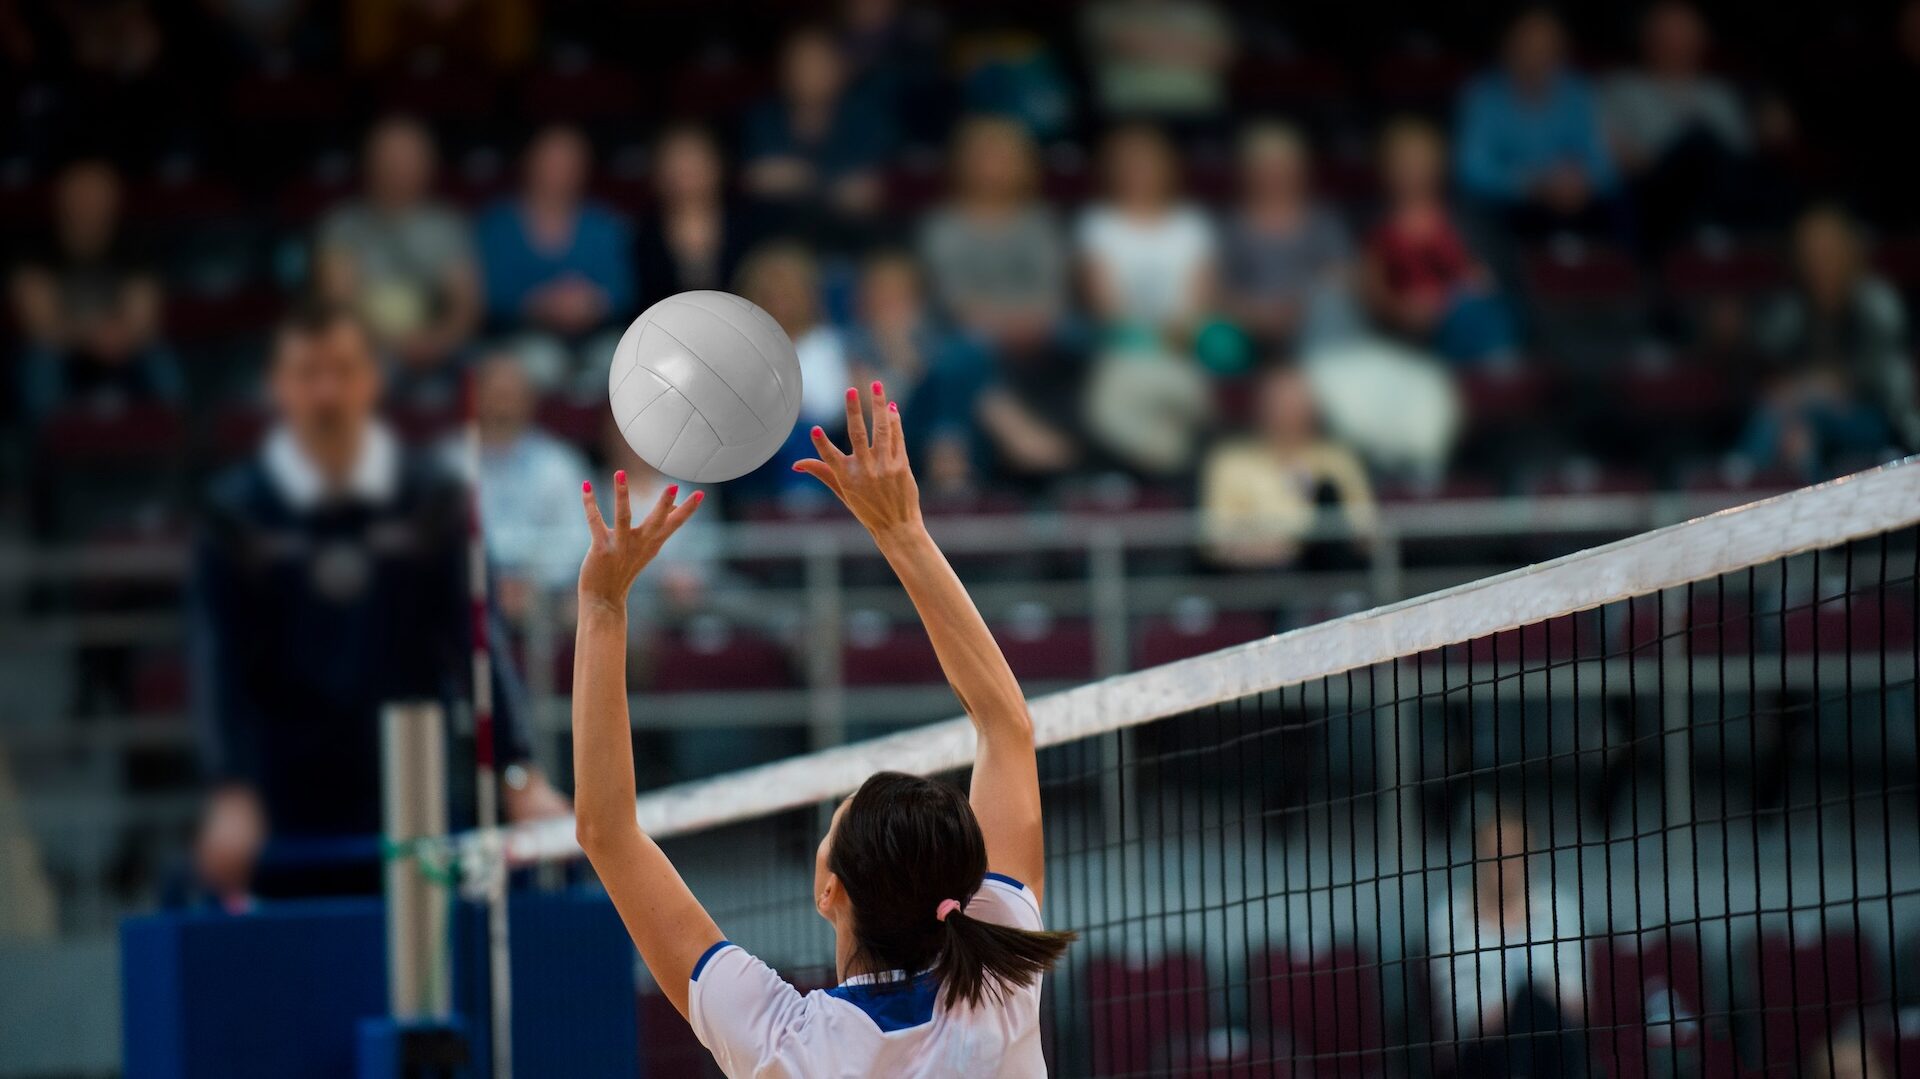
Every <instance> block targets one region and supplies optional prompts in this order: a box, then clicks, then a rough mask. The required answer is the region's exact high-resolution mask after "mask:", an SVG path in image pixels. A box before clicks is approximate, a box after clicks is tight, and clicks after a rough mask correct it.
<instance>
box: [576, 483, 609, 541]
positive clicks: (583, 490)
mask: <svg viewBox="0 0 1920 1079" xmlns="http://www.w3.org/2000/svg"><path fill="white" fill-rule="evenodd" d="M580 508H581V509H582V510H584V511H586V515H587V534H588V536H589V537H590V538H591V539H592V540H593V541H594V542H595V543H598V542H599V541H601V540H603V539H605V538H606V536H607V519H606V518H605V517H602V516H600V502H599V500H597V499H595V498H594V497H593V483H592V482H591V481H583V482H582V483H581V484H580Z"/></svg>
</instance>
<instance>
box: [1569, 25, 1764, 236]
mask: <svg viewBox="0 0 1920 1079" xmlns="http://www.w3.org/2000/svg"><path fill="white" fill-rule="evenodd" d="M1707 49H1708V31H1707V23H1706V20H1705V19H1704V18H1703V17H1702V16H1701V14H1700V12H1699V10H1698V9H1697V8H1695V7H1694V6H1693V5H1692V4H1691V3H1688V2H1687V0H1663V2H1662V3H1658V4H1656V5H1654V6H1653V7H1652V8H1650V9H1648V11H1647V13H1646V15H1645V17H1644V18H1643V19H1642V22H1641V30H1640V50H1641V66H1640V67H1639V68H1637V69H1633V70H1629V71H1624V72H1621V73H1620V74H1618V75H1615V76H1613V78H1611V79H1610V80H1608V81H1607V83H1606V85H1605V87H1604V88H1603V90H1602V94H1601V106H1602V112H1603V115H1604V116H1605V119H1606V124H1607V134H1608V137H1609V139H1610V140H1611V142H1612V146H1613V152H1614V156H1615V158H1616V159H1617V160H1618V161H1619V163H1620V166H1621V169H1622V170H1623V171H1624V172H1625V173H1626V175H1627V178H1628V180H1629V182H1630V183H1631V185H1632V188H1633V195H1634V205H1635V207H1636V208H1637V209H1638V211H1639V223H1640V225H1641V227H1642V229H1643V231H1644V232H1645V234H1646V238H1647V240H1648V242H1649V243H1651V244H1652V245H1654V246H1655V247H1656V248H1657V249H1664V248H1665V247H1666V246H1667V245H1668V244H1670V243H1672V242H1673V241H1674V240H1676V239H1679V238H1680V234H1681V232H1682V231H1683V230H1684V229H1685V228H1686V227H1687V226H1690V225H1695V224H1699V223H1701V222H1704V221H1714V222H1717V223H1720V224H1732V223H1734V222H1733V221H1732V220H1730V218H1729V213H1730V211H1732V210H1733V209H1734V208H1735V207H1736V206H1738V204H1739V203H1740V202H1742V201H1743V195H1742V190H1741V188H1742V185H1741V183H1740V176H1741V172H1742V171H1743V165H1742V163H1743V159H1744V158H1745V156H1746V154H1747V153H1748V151H1749V149H1750V148H1751V146H1752V143H1753V136H1752V132H1751V131H1750V130H1749V128H1748V125H1747V115H1746V110H1745V108H1744V107H1743V106H1742V105H1741V102H1740V98H1739V95H1738V94H1736V93H1735V92H1734V89H1733V87H1732V86H1731V85H1730V84H1728V83H1727V81H1726V80H1725V79H1721V78H1719V77H1717V76H1714V75H1711V74H1709V73H1708V72H1707V71H1706V60H1707Z"/></svg>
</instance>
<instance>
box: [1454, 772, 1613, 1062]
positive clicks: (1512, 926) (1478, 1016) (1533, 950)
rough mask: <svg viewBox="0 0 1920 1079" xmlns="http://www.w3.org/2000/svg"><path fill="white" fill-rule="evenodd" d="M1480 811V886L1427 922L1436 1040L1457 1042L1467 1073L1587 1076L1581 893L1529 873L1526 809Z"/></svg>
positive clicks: (1476, 840) (1476, 877) (1457, 895)
mask: <svg viewBox="0 0 1920 1079" xmlns="http://www.w3.org/2000/svg"><path fill="white" fill-rule="evenodd" d="M1475 816H1476V817H1480V819H1478V820H1477V822H1476V824H1475V827H1474V834H1473V846H1474V854H1473V857H1474V862H1473V883H1472V884H1471V885H1470V886H1469V887H1468V888H1466V889H1464V890H1460V891H1456V892H1454V893H1452V894H1451V895H1449V896H1447V897H1446V898H1445V899H1444V900H1443V901H1442V903H1441V905H1439V906H1436V907H1435V908H1434V911H1433V915H1432V918H1431V920H1430V921H1429V922H1428V926H1427V957H1428V969H1429V970H1430V971H1431V972H1432V976H1433V1000H1434V1012H1435V1015H1434V1019H1435V1022H1436V1023H1437V1024H1438V1028H1437V1029H1436V1030H1435V1032H1434V1033H1435V1037H1436V1038H1437V1039H1438V1040H1439V1041H1441V1042H1443V1043H1445V1042H1452V1043H1455V1044H1457V1046H1458V1056H1457V1058H1456V1060H1455V1067H1454V1070H1453V1072H1452V1074H1453V1075H1455V1076H1458V1077H1460V1079H1506V1077H1509V1076H1529V1077H1540V1079H1545V1077H1548V1076H1583V1075H1585V1074H1586V1073H1587V1072H1586V1050H1585V1047H1584V1046H1583V1045H1582V1041H1583V1039H1582V1038H1581V1036H1580V1033H1579V1028H1580V1026H1581V1022H1580V1018H1581V1017H1582V1016H1584V1015H1585V1012H1584V1010H1583V1009H1584V1007H1585V1000H1586V987H1585V985H1584V977H1583V971H1584V970H1585V969H1586V958H1585V956H1583V955H1582V954H1581V940H1582V930H1583V924H1582V923H1583V919H1582V917H1581V913H1580V903H1579V897H1578V896H1576V895H1573V894H1570V893H1564V892H1562V891H1561V890H1560V889H1558V888H1556V887H1555V885H1554V882H1553V876H1552V875H1551V874H1549V875H1547V877H1546V878H1544V879H1543V878H1541V877H1539V876H1537V875H1536V874H1534V873H1533V872H1532V871H1531V867H1530V866H1529V862H1530V860H1531V859H1532V857H1533V855H1532V853H1531V852H1532V847H1531V845H1530V841H1529V836H1528V829H1527V822H1526V819H1525V818H1524V817H1522V816H1521V815H1520V814H1519V812H1518V811H1516V810H1514V809H1512V808H1509V807H1505V806H1499V807H1495V808H1494V809H1493V810H1492V812H1491V813H1489V814H1486V815H1485V816H1484V817H1481V815H1479V814H1476V815H1475Z"/></svg>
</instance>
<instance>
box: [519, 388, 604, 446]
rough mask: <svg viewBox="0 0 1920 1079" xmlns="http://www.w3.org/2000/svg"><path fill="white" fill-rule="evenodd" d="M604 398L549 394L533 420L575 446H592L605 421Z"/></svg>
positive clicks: (597, 438) (598, 436) (541, 403)
mask: <svg viewBox="0 0 1920 1079" xmlns="http://www.w3.org/2000/svg"><path fill="white" fill-rule="evenodd" d="M606 414H607V405H606V402H605V401H594V400H584V401H583V400H581V399H579V398H576V397H562V396H552V397H548V398H547V399H546V400H544V401H542V402H540V414H539V417H538V419H537V421H536V422H538V423H539V425H540V426H541V427H542V428H544V429H545V430H546V431H548V432H549V433H551V434H553V435H555V436H556V437H559V438H564V439H566V440H567V441H568V442H571V443H573V444H574V445H576V446H582V447H589V446H592V445H593V444H594V443H595V442H596V441H598V440H599V438H600V431H601V428H602V426H603V424H604V422H605V420H606Z"/></svg>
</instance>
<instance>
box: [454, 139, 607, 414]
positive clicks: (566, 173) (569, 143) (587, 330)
mask: <svg viewBox="0 0 1920 1079" xmlns="http://www.w3.org/2000/svg"><path fill="white" fill-rule="evenodd" d="M592 154H593V150H592V147H591V146H590V145H589V144H588V142H587V139H586V136H585V135H583V134H581V133H580V131H579V130H578V129H577V128H573V127H568V126H565V125H555V126H552V127H548V128H546V129H544V130H542V131H541V132H540V133H539V134H537V135H536V136H534V139H533V141H532V142H531V143H530V144H529V145H528V147H527V152H526V160H525V164H524V166H523V168H524V176H523V185H522V188H521V192H520V194H519V195H518V196H517V197H516V198H513V199H509V200H504V201H502V202H500V203H498V204H496V205H494V206H493V207H492V208H491V209H489V210H488V211H487V212H486V213H485V214H484V215H483V216H482V217H481V218H480V223H479V227H478V229H477V234H478V241H479V248H480V260H481V265H482V266H483V267H484V275H485V286H486V302H487V314H488V316H489V319H490V321H491V322H492V323H493V324H494V326H495V327H496V328H498V329H501V330H516V329H525V330H528V331H532V332H535V333H538V334H542V335H545V336H548V337H551V338H553V339H554V340H555V341H557V342H558V343H560V344H562V345H564V346H566V347H568V348H569V349H576V350H578V352H579V355H581V356H583V357H593V358H595V361H596V362H597V363H598V365H599V366H600V367H602V368H604V366H605V364H606V362H607V361H606V359H605V357H609V356H611V355H612V350H613V344H614V343H613V342H612V341H610V340H609V341H601V342H593V343H589V341H588V339H589V337H591V336H592V335H594V334H595V333H596V332H597V331H601V330H605V329H607V328H608V327H615V328H616V329H619V328H624V327H621V326H619V325H618V324H619V323H620V322H622V321H623V320H625V319H627V318H630V317H631V316H632V315H633V313H634V311H633V303H634V291H635V290H634V281H633V264H632V260H633V238H632V235H631V234H630V232H629V231H628V228H627V223H626V222H625V221H624V220H622V219H621V218H620V216H619V215H618V214H616V213H614V212H613V211H612V210H611V209H609V208H607V207H605V206H602V205H600V204H598V203H595V202H591V201H589V200H588V199H587V198H586V192H587V183H588V181H589V179H590V176H591V168H592V163H593V162H592ZM579 366H587V364H580V365H579ZM542 382H543V384H545V385H546V386H548V387H549V388H551V386H552V385H553V382H552V381H550V380H548V379H542Z"/></svg>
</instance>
